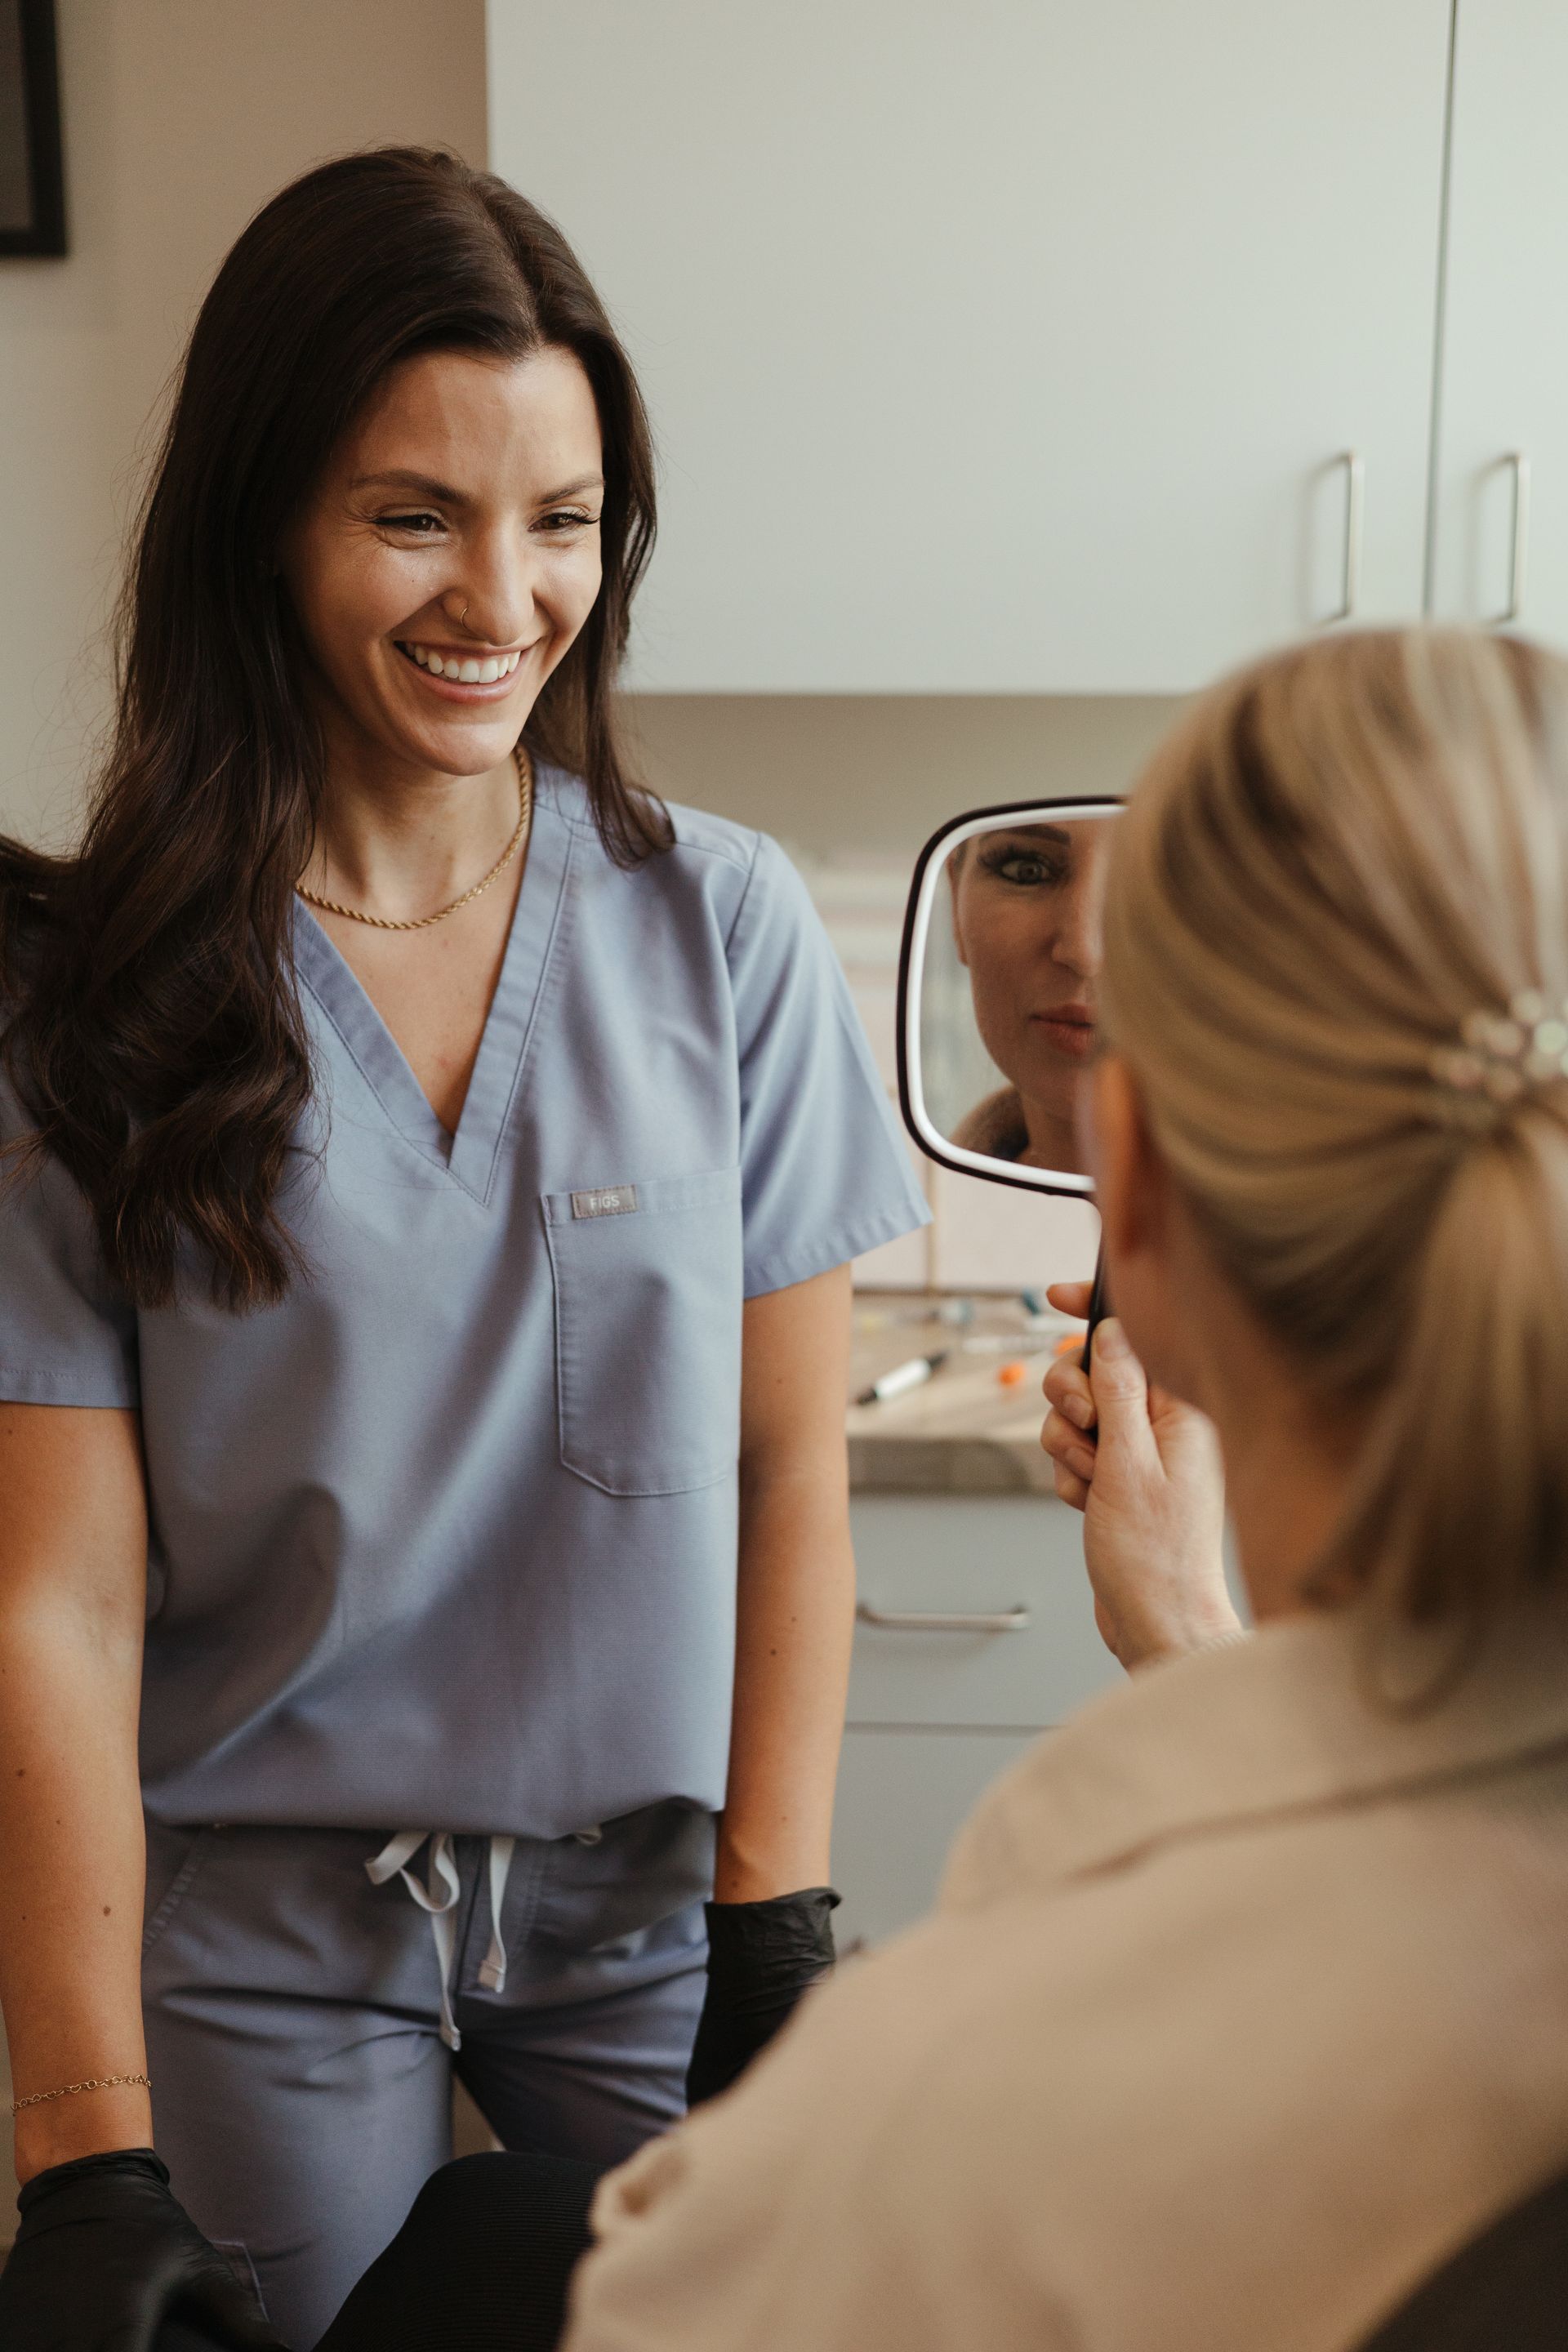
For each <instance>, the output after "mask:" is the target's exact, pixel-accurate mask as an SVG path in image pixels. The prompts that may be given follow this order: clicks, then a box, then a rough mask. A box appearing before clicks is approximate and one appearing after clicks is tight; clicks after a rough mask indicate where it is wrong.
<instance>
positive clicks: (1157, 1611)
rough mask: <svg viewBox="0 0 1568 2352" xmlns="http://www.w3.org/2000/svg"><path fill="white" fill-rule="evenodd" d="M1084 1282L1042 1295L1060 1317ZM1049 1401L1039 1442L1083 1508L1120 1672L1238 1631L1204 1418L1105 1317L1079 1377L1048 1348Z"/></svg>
mask: <svg viewBox="0 0 1568 2352" xmlns="http://www.w3.org/2000/svg"><path fill="white" fill-rule="evenodd" d="M1049 1297H1050V1300H1051V1304H1052V1306H1053V1307H1059V1308H1060V1310H1061V1312H1062V1313H1063V1314H1065V1315H1084V1314H1087V1312H1088V1309H1089V1284H1088V1283H1087V1282H1064V1283H1058V1284H1057V1285H1056V1286H1055V1287H1054V1288H1053V1289H1052V1290H1051V1292H1050V1294H1049ZM1046 1401H1047V1403H1048V1404H1049V1406H1050V1408H1051V1410H1050V1412H1049V1413H1048V1414H1047V1419H1046V1425H1045V1427H1044V1429H1043V1430H1042V1431H1041V1432H1040V1444H1042V1445H1043V1446H1044V1447H1045V1449H1046V1452H1047V1454H1049V1455H1050V1457H1051V1460H1052V1462H1053V1463H1054V1464H1055V1465H1056V1488H1057V1493H1058V1495H1059V1496H1060V1497H1061V1499H1062V1501H1063V1502H1064V1503H1070V1504H1071V1505H1072V1507H1073V1508H1074V1510H1078V1511H1081V1512H1082V1513H1083V1556H1084V1562H1085V1565H1086V1566H1087V1568H1088V1570H1089V1582H1090V1584H1091V1585H1092V1586H1093V1588H1094V1622H1095V1623H1096V1624H1097V1625H1098V1626H1099V1628H1100V1638H1101V1640H1102V1641H1103V1642H1104V1643H1105V1645H1106V1647H1107V1648H1108V1649H1109V1650H1110V1651H1111V1652H1112V1653H1113V1654H1114V1655H1115V1656H1116V1657H1117V1658H1118V1659H1120V1661H1121V1664H1122V1665H1124V1666H1125V1667H1126V1668H1127V1670H1128V1672H1129V1673H1131V1672H1132V1670H1133V1669H1134V1668H1135V1667H1138V1666H1142V1665H1147V1664H1149V1663H1150V1661H1151V1660H1152V1659H1154V1658H1162V1657H1169V1656H1173V1655H1175V1654H1179V1653H1180V1652H1182V1651H1184V1650H1194V1649H1198V1648H1200V1647H1201V1646H1202V1645H1203V1644H1204V1643H1205V1642H1212V1641H1215V1640H1216V1639H1217V1638H1219V1637H1220V1636H1221V1635H1223V1634H1226V1633H1236V1632H1237V1631H1238V1630H1239V1629H1240V1624H1241V1620H1240V1619H1239V1617H1238V1616H1237V1613H1236V1611H1235V1609H1234V1608H1233V1607H1232V1606H1231V1601H1230V1595H1229V1593H1228V1592H1227V1591H1226V1581H1225V1566H1224V1562H1223V1559H1222V1558H1221V1551H1220V1545H1221V1539H1222V1537H1223V1535H1224V1530H1225V1480H1224V1475H1223V1473H1222V1471H1221V1467H1220V1458H1219V1447H1218V1444H1217V1443H1216V1442H1215V1433H1214V1427H1213V1424H1212V1423H1210V1422H1209V1421H1207V1420H1206V1419H1205V1416H1204V1415H1203V1414H1202V1413H1201V1412H1194V1409H1193V1407H1192V1406H1191V1405H1185V1404H1182V1403H1179V1402H1177V1400H1176V1399H1175V1398H1174V1397H1173V1396H1167V1395H1166V1394H1165V1393H1164V1391H1163V1390H1161V1389H1152V1388H1151V1387H1150V1386H1149V1384H1148V1382H1147V1381H1146V1380H1145V1379H1144V1377H1143V1367H1142V1364H1141V1363H1140V1362H1139V1361H1138V1359H1137V1357H1136V1356H1135V1355H1134V1354H1133V1353H1132V1350H1131V1348H1130V1347H1129V1346H1128V1344H1127V1339H1126V1336H1125V1334H1124V1333H1123V1331H1122V1328H1121V1324H1120V1323H1118V1322H1117V1321H1116V1320H1115V1318H1109V1319H1108V1320H1107V1321H1105V1322H1103V1323H1102V1324H1100V1328H1099V1329H1098V1330H1097V1331H1096V1333H1095V1335H1094V1353H1093V1360H1092V1363H1091V1365H1090V1368H1089V1372H1088V1373H1087V1374H1085V1372H1084V1371H1083V1370H1082V1369H1081V1366H1080V1364H1079V1361H1078V1360H1077V1358H1076V1357H1072V1356H1061V1357H1058V1360H1057V1361H1056V1363H1054V1364H1053V1365H1052V1367H1051V1369H1050V1370H1049V1371H1048V1372H1047V1375H1046Z"/></svg>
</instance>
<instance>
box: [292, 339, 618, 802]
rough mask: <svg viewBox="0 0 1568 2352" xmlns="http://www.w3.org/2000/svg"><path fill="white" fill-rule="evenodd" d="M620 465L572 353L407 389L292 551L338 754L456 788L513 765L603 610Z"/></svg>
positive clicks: (453, 371) (312, 508)
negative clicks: (602, 529)
mask: <svg viewBox="0 0 1568 2352" xmlns="http://www.w3.org/2000/svg"><path fill="white" fill-rule="evenodd" d="M603 465H604V461H603V450H602V445H601V440H600V433H599V418H598V411H597V409H596V407H595V402H594V394H593V391H592V388H591V386H590V384H589V383H588V379H587V377H586V375H585V374H584V372H583V369H582V366H581V364H580V363H579V362H578V361H577V360H576V359H575V358H574V356H573V355H572V353H571V352H563V351H560V350H556V349H553V348H552V349H547V350H544V351H540V352H534V353H532V354H531V356H530V357H529V358H527V359H522V360H516V361H497V360H490V359H485V358H479V357H476V356H474V355H473V354H472V353H469V352H423V353H421V354H420V355H419V356H418V357H417V358H415V359H411V360H406V361H405V362H403V364H402V365H401V366H400V367H398V368H396V369H395V370H394V371H393V373H392V374H391V375H390V376H389V377H388V378H387V380H386V382H385V383H384V385H383V387H382V389H381V392H380V394H379V395H378V396H377V397H376V398H375V399H374V401H373V402H372V403H371V404H370V406H369V408H368V409H367V410H366V412H365V414H364V415H363V416H362V417H361V418H360V420H359V421H358V423H356V424H355V425H353V426H352V427H351V429H350V430H349V432H348V433H347V434H345V435H344V436H343V438H342V442H341V443H340V445H339V446H338V448H337V449H336V450H335V451H334V452H333V455H332V457H331V460H330V461H329V463H328V465H327V467H326V468H325V470H324V472H323V474H322V476H321V479H320V480H319V481H318V483H317V485H316V488H315V489H314V491H313V493H312V495H311V497H310V499H309V500H308V502H307V504H306V507H305V509H304V510H303V512H302V513H301V514H300V516H299V518H298V520H296V522H295V524H294V526H293V528H292V529H291V530H290V531H289V534H288V537H287V540H286V541H285V545H284V548H283V551H282V561H281V564H280V570H281V572H282V575H283V578H284V581H285V583H286V585H287V587H288V590H289V595H290V597H291V599H292V602H293V605H294V610H295V613H296V614H297V616H298V619H299V622H300V627H301V629H302V631H303V633H304V636H305V640H306V643H307V645H308V646H309V648H310V655H311V657H312V663H313V667H314V673H315V675H314V678H313V680H312V686H313V690H314V694H315V698H316V701H317V706H318V709H319V710H320V713H321V719H322V722H323V725H324V727H325V730H326V734H327V740H328V745H329V750H330V751H331V752H335V753H337V754H340V755H342V754H343V753H347V754H349V755H350V756H357V757H358V758H359V759H360V760H361V761H368V762H370V763H371V764H373V765H374V763H376V762H377V761H381V762H384V761H387V760H389V759H390V760H391V761H395V762H396V763H397V764H398V765H399V766H400V767H403V768H405V769H407V768H414V769H416V770H423V771H426V772H438V773H440V774H443V775H448V776H476V775H481V774H483V773H485V772H487V771H489V770H491V769H493V768H496V767H497V766H499V765H500V763H501V762H502V761H504V760H505V759H506V758H507V757H508V755H509V753H510V751H511V748H512V746H513V744H514V743H515V742H516V741H517V740H518V737H519V736H520V735H521V732H522V729H523V726H524V723H525V721H526V720H527V718H528V714H529V712H530V711H531V709H532V708H533V705H534V702H535V700H536V698H537V697H538V694H539V690H540V688H541V687H542V685H543V684H544V681H545V679H546V678H547V677H549V676H550V674H551V672H552V670H553V669H554V668H555V667H557V665H558V664H559V663H560V661H561V659H562V657H563V656H564V654H565V653H566V651H567V649H568V647H569V646H571V644H572V641H573V639H574V637H575V636H576V635H577V634H578V631H579V630H580V629H581V628H582V626H583V624H584V621H585V620H586V619H587V617H588V614H589V613H590V611H591V610H592V609H593V604H594V599H595V596H596V595H597V594H598V593H599V583H600V558H599V528H598V526H599V516H600V512H601V509H602V507H603V504H604V494H605V493H604V479H603Z"/></svg>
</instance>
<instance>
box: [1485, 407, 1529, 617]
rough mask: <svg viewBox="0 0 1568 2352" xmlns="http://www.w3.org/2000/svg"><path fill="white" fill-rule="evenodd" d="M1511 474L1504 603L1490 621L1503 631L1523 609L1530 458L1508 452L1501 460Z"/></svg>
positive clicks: (1515, 452)
mask: <svg viewBox="0 0 1568 2352" xmlns="http://www.w3.org/2000/svg"><path fill="white" fill-rule="evenodd" d="M1503 464H1504V465H1505V466H1507V467H1509V468H1510V470H1511V472H1512V475H1513V520H1512V522H1511V524H1510V528H1509V542H1508V603H1507V604H1505V605H1504V606H1503V608H1502V611H1501V612H1500V613H1499V614H1497V615H1496V616H1495V618H1494V621H1493V626H1494V627H1495V628H1500V629H1503V628H1506V627H1507V626H1508V624H1509V623H1510V621H1517V620H1518V618H1519V616H1520V614H1521V612H1522V611H1523V610H1524V573H1525V566H1526V565H1527V564H1528V562H1529V561H1530V459H1529V458H1528V457H1526V455H1525V453H1524V451H1523V450H1522V449H1510V451H1509V453H1508V455H1507V457H1505V458H1504V459H1503Z"/></svg>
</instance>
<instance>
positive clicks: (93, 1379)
mask: <svg viewBox="0 0 1568 2352" xmlns="http://www.w3.org/2000/svg"><path fill="white" fill-rule="evenodd" d="M0 1132H3V1133H4V1134H5V1137H6V1139H7V1140H9V1139H13V1138H15V1137H16V1136H17V1135H19V1134H23V1133H25V1132H26V1122H25V1118H24V1115H23V1114H22V1113H21V1111H20V1109H19V1108H18V1106H17V1103H16V1097H15V1095H14V1094H13V1093H12V1092H11V1090H10V1088H9V1087H5V1088H4V1089H0ZM139 1396H140V1386H139V1381H138V1378H137V1355H136V1316H135V1310H134V1308H132V1307H131V1306H130V1305H129V1303H128V1302H127V1301H126V1300H125V1299H124V1298H123V1297H120V1296H119V1295H118V1294H117V1293H116V1291H115V1290H114V1287H113V1286H112V1285H111V1283H110V1280H109V1277H108V1275H107V1274H106V1272H105V1270H104V1266H103V1263H102V1259H101V1256H100V1252H99V1248H98V1242H97V1238H96V1236H95V1234H94V1233H93V1230H92V1220H91V1217H90V1216H89V1213H88V1208H87V1203H86V1202H85V1201H84V1200H83V1199H82V1197H81V1194H80V1192H79V1191H78V1189H77V1187H76V1185H75V1184H74V1183H73V1182H72V1181H71V1179H70V1178H69V1177H68V1175H67V1174H66V1171H65V1170H64V1169H63V1168H61V1167H60V1166H59V1165H58V1162H57V1161H54V1160H42V1161H24V1162H19V1163H16V1162H13V1163H8V1164H6V1165H5V1166H4V1167H0V1400H4V1402H6V1403H7V1404H74V1405H133V1404H135V1403H136V1402H138V1400H139Z"/></svg>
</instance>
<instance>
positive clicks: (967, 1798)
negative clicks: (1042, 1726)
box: [833, 1728, 1032, 1952]
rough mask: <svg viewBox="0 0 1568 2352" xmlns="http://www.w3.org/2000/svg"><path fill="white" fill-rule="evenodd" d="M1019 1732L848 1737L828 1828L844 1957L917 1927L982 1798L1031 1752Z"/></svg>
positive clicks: (864, 1732) (865, 1731)
mask: <svg viewBox="0 0 1568 2352" xmlns="http://www.w3.org/2000/svg"><path fill="white" fill-rule="evenodd" d="M1031 1737H1032V1735H1030V1734H1028V1733H1026V1732H1016V1731H898V1730H892V1729H887V1730H878V1729H872V1728H862V1729H851V1730H849V1731H848V1732H847V1733H846V1734H845V1738H844V1756H843V1760H842V1762H841V1764H840V1766H839V1769H838V1802H837V1810H836V1811H835V1814H834V1821H833V1883H834V1885H836V1886H837V1888H838V1891H839V1893H840V1894H841V1895H843V1897H844V1902H843V1906H842V1907H841V1909H840V1910H839V1911H837V1913H836V1914H835V1916H834V1922H833V1927H834V1934H835V1936H836V1937H837V1943H838V1948H839V1950H840V1951H841V1952H848V1951H852V1950H853V1949H854V1948H855V1947H856V1946H857V1945H859V1944H873V1943H879V1942H880V1941H881V1939H882V1938H883V1937H887V1936H891V1935H894V1934H896V1933H897V1931H898V1930H899V1929H900V1927H910V1925H911V1924H912V1923H913V1922H914V1921H915V1920H916V1919H920V1918H923V1916H925V1914H926V1913H927V1912H928V1911H929V1910H930V1909H931V1905H932V1904H933V1903H934V1901H935V1900H936V1891H937V1887H938V1885H939V1884H940V1883H941V1879H942V1865H943V1864H944V1863H945V1861H946V1859H947V1851H948V1848H949V1846H951V1844H952V1841H953V1839H954V1837H955V1836H956V1835H957V1833H958V1832H959V1830H960V1828H961V1827H962V1826H963V1822H964V1821H965V1820H966V1819H967V1818H968V1816H969V1814H970V1813H971V1812H972V1811H973V1808H974V1805H975V1803H976V1801H977V1800H978V1799H979V1797H980V1795H981V1793H982V1791H983V1790H985V1789H986V1788H988V1787H989V1786H990V1784H991V1782H992V1781H993V1780H995V1778H996V1776H997V1774H998V1773H999V1772H1004V1771H1005V1770H1006V1769H1007V1767H1008V1765H1009V1764H1011V1763H1012V1762H1013V1761H1014V1760H1015V1759H1016V1758H1017V1757H1019V1756H1021V1755H1022V1754H1023V1753H1024V1750H1025V1749H1026V1748H1027V1747H1028V1746H1029V1745H1030V1744H1031Z"/></svg>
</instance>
